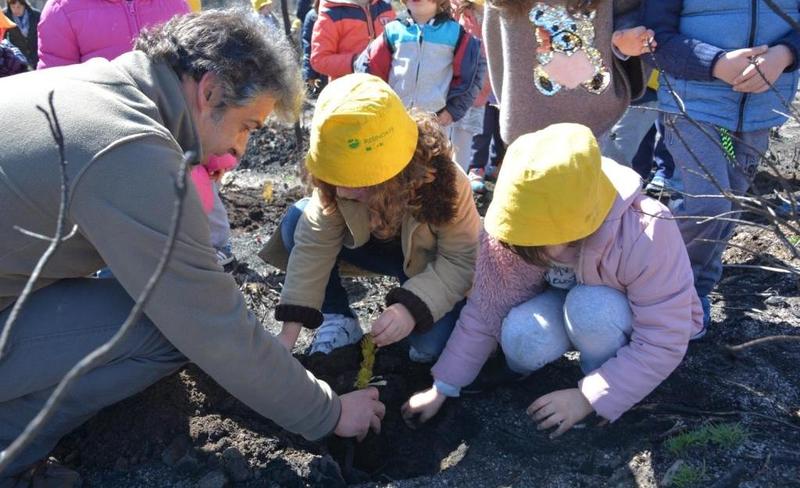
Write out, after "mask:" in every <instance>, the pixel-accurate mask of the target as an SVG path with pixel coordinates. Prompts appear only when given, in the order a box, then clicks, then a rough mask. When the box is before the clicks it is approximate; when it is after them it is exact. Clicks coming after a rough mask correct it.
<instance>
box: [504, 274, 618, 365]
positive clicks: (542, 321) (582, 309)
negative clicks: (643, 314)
mask: <svg viewBox="0 0 800 488" xmlns="http://www.w3.org/2000/svg"><path fill="white" fill-rule="evenodd" d="M632 330H633V314H632V312H631V309H630V304H629V303H628V298H627V297H626V296H625V294H624V293H622V292H620V291H618V290H615V289H613V288H609V287H607V286H588V285H578V286H575V287H574V288H572V289H571V290H569V292H567V291H566V290H560V289H558V288H549V289H547V290H546V291H544V292H543V293H540V294H539V295H536V296H535V297H533V298H532V299H530V300H528V301H527V302H524V303H522V304H520V305H517V306H516V307H514V308H512V309H511V311H510V312H509V313H508V315H507V316H506V318H505V319H503V326H502V329H501V331H500V346H501V347H502V348H503V354H505V356H506V362H507V363H508V367H509V368H511V369H512V370H513V371H516V372H517V373H523V374H528V373H531V372H533V371H536V370H537V369H539V368H541V367H542V366H544V365H545V364H547V363H550V362H553V361H555V360H557V359H558V358H560V357H561V356H562V355H563V354H564V353H565V352H567V351H569V350H570V349H572V348H574V349H577V350H578V351H579V352H580V358H581V369H582V370H583V372H584V373H585V374H589V373H591V372H592V371H594V370H595V369H597V368H599V367H600V366H602V365H603V363H605V362H606V361H608V360H609V359H611V358H612V357H614V356H616V355H617V351H618V350H619V349H620V348H621V347H622V346H624V345H625V344H627V343H628V342H629V340H630V336H631V331H632Z"/></svg>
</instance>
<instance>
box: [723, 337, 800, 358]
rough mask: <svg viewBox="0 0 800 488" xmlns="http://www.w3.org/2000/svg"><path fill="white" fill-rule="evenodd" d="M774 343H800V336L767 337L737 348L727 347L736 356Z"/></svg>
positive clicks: (745, 343) (736, 346)
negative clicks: (756, 347)
mask: <svg viewBox="0 0 800 488" xmlns="http://www.w3.org/2000/svg"><path fill="white" fill-rule="evenodd" d="M773 342H800V336H791V335H774V336H767V337H761V338H758V339H754V340H752V341H747V342H744V343H742V344H737V345H735V346H726V350H727V351H728V352H729V353H730V354H732V355H734V356H736V355H738V354H739V353H741V352H743V351H745V350H746V349H749V348H751V347H755V346H762V345H764V344H771V343H773Z"/></svg>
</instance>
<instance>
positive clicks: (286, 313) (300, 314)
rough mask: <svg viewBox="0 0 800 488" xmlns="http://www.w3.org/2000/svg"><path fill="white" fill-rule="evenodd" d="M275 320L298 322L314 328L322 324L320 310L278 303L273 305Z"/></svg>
mask: <svg viewBox="0 0 800 488" xmlns="http://www.w3.org/2000/svg"><path fill="white" fill-rule="evenodd" d="M275 320H278V321H280V322H300V323H301V324H303V327H306V328H309V329H316V328H317V327H319V326H320V325H322V312H320V311H319V310H317V309H314V308H311V307H303V306H301V305H278V306H277V307H275Z"/></svg>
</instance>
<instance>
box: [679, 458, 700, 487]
mask: <svg viewBox="0 0 800 488" xmlns="http://www.w3.org/2000/svg"><path fill="white" fill-rule="evenodd" d="M705 479H706V467H705V465H703V466H700V467H698V466H692V465H691V464H683V465H681V466H680V467H679V468H678V470H677V471H676V472H675V475H674V476H673V477H672V484H671V486H674V487H675V488H690V487H693V486H700V485H701V483H702V482H703V481H705Z"/></svg>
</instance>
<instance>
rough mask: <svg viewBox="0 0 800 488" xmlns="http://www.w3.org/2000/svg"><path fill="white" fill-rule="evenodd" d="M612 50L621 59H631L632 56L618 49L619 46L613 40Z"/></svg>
mask: <svg viewBox="0 0 800 488" xmlns="http://www.w3.org/2000/svg"><path fill="white" fill-rule="evenodd" d="M611 52H612V53H614V56H615V57H616V58H617V59H619V60H620V61H627V60H628V59H630V56H628V55H627V54H622V51H620V50H619V49H617V46H615V45H614V43H613V42H612V43H611Z"/></svg>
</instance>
